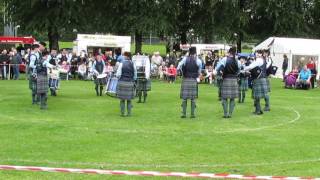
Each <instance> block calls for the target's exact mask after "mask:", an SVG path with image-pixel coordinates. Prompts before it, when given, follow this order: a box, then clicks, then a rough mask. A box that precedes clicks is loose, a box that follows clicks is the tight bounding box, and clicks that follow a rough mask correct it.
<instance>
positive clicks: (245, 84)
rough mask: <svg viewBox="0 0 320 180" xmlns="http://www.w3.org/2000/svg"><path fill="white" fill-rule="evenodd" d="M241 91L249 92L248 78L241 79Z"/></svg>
mask: <svg viewBox="0 0 320 180" xmlns="http://www.w3.org/2000/svg"><path fill="white" fill-rule="evenodd" d="M239 90H240V91H247V90H248V78H240V81H239Z"/></svg>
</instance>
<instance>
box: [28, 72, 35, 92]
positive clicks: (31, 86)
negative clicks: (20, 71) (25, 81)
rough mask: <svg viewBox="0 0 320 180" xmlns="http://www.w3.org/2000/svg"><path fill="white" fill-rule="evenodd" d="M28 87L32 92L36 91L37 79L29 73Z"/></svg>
mask: <svg viewBox="0 0 320 180" xmlns="http://www.w3.org/2000/svg"><path fill="white" fill-rule="evenodd" d="M29 89H30V90H31V91H32V92H35V93H36V92H37V80H35V79H33V77H32V75H31V74H30V75H29Z"/></svg>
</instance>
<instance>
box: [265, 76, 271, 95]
mask: <svg viewBox="0 0 320 180" xmlns="http://www.w3.org/2000/svg"><path fill="white" fill-rule="evenodd" d="M266 80H267V86H268V92H271V88H270V78H268V77H266Z"/></svg>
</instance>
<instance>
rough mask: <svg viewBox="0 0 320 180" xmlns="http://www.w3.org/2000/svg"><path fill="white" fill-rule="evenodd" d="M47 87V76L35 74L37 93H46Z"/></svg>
mask: <svg viewBox="0 0 320 180" xmlns="http://www.w3.org/2000/svg"><path fill="white" fill-rule="evenodd" d="M48 88H49V83H48V76H46V75H41V74H38V76H37V94H43V93H47V92H48Z"/></svg>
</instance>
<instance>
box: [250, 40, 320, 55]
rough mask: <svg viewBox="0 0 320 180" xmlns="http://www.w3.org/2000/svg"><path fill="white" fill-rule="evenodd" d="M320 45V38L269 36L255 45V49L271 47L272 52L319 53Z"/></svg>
mask: <svg viewBox="0 0 320 180" xmlns="http://www.w3.org/2000/svg"><path fill="white" fill-rule="evenodd" d="M319 47H320V40H318V39H302V38H283V37H269V38H268V39H266V40H265V41H263V42H262V43H260V44H259V45H257V46H256V47H254V48H253V51H256V50H259V49H269V48H270V51H271V53H281V54H290V53H292V54H302V55H318V54H320V49H319Z"/></svg>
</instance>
